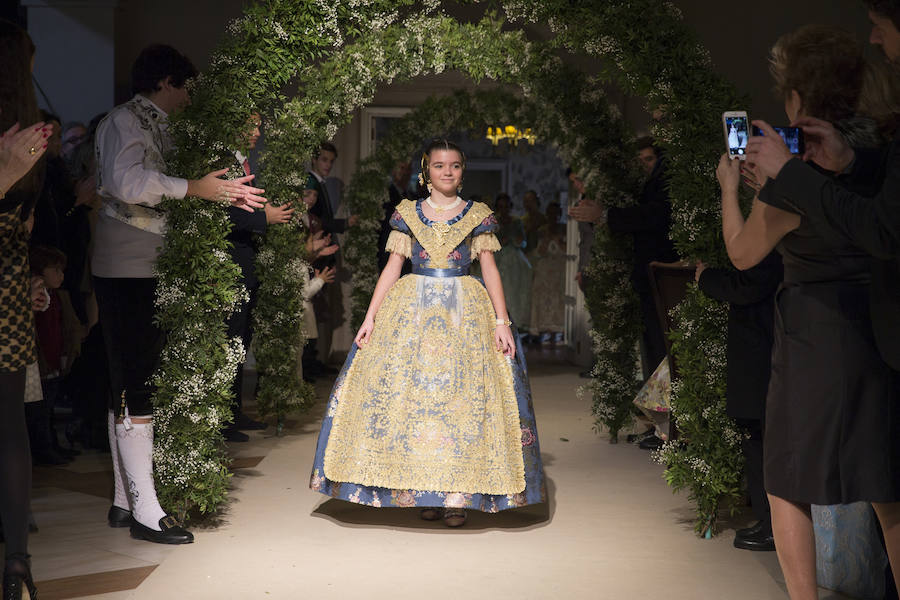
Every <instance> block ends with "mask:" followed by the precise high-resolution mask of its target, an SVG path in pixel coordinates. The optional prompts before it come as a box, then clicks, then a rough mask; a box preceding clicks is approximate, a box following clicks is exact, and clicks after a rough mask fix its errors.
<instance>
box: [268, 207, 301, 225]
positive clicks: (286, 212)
mask: <svg viewBox="0 0 900 600" xmlns="http://www.w3.org/2000/svg"><path fill="white" fill-rule="evenodd" d="M264 210H265V211H266V224H267V225H274V224H276V223H288V222H290V220H291V217H292V216H293V215H294V209H293V208H291V205H290V204H282V205H281V206H275V205H273V204H268V203H267V204H266V205H265V207H264Z"/></svg>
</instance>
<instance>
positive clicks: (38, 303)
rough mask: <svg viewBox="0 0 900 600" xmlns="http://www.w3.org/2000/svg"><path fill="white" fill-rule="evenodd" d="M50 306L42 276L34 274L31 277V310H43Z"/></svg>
mask: <svg viewBox="0 0 900 600" xmlns="http://www.w3.org/2000/svg"><path fill="white" fill-rule="evenodd" d="M49 307H50V294H49V293H48V292H47V286H46V284H45V283H44V278H43V277H40V276H38V275H35V276H33V277H32V278H31V310H33V311H37V312H43V311H45V310H47V309H48V308H49Z"/></svg>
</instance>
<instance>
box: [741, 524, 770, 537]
mask: <svg viewBox="0 0 900 600" xmlns="http://www.w3.org/2000/svg"><path fill="white" fill-rule="evenodd" d="M763 530H766V531H771V530H772V523H771V522H770V521H757V522H756V524H755V525H751V526H750V527H744V528H743V529H738V530H737V531H735V532H734V533H735V535H737V536H738V537H747V536H748V535H749V536H754V535H756V534H758V533H759V532H760V531H763Z"/></svg>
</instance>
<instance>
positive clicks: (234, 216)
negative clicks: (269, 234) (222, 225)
mask: <svg viewBox="0 0 900 600" xmlns="http://www.w3.org/2000/svg"><path fill="white" fill-rule="evenodd" d="M228 219H229V220H230V221H231V226H232V227H231V231H232V232H233V233H238V232H247V233H259V234H264V233H265V232H266V211H264V210H254V211H253V212H247V211H246V210H243V209H240V208H236V207H234V206H229V207H228Z"/></svg>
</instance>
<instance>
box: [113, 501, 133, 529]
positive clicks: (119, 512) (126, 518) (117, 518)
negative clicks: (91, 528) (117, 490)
mask: <svg viewBox="0 0 900 600" xmlns="http://www.w3.org/2000/svg"><path fill="white" fill-rule="evenodd" d="M133 520H134V519H132V517H131V511H130V510H125V509H124V508H119V507H118V506H116V505H115V504H113V505H112V506H110V507H109V512H108V513H106V522H107V523H109V526H110V527H131V522H132V521H133Z"/></svg>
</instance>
